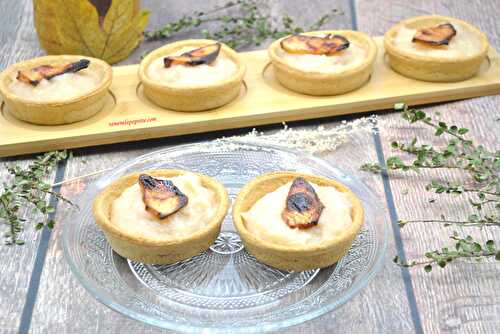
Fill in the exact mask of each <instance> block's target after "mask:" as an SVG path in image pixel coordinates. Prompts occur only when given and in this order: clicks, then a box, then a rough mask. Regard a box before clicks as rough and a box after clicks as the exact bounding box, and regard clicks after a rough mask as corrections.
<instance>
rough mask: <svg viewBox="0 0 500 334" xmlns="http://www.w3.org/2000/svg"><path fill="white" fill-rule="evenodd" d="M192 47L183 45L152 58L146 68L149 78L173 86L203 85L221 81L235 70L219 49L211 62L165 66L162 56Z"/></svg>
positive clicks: (231, 62) (230, 60)
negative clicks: (171, 51)
mask: <svg viewBox="0 0 500 334" xmlns="http://www.w3.org/2000/svg"><path fill="white" fill-rule="evenodd" d="M194 49H196V48H194V47H184V48H181V49H179V50H177V51H176V52H173V53H170V54H166V55H164V56H162V57H158V58H157V59H155V60H153V61H152V62H151V64H150V65H149V66H148V68H147V71H146V72H147V75H148V77H149V78H150V79H152V80H154V81H157V82H158V83H160V84H165V85H168V86H173V87H186V86H187V87H203V86H207V85H210V84H213V83H216V82H218V81H223V80H226V79H228V78H229V77H231V76H232V75H233V74H235V73H236V72H237V65H236V63H235V62H234V61H233V60H232V59H231V58H229V57H227V56H226V55H224V52H223V51H222V50H221V51H220V53H219V55H218V57H217V58H216V59H215V61H213V62H212V63H211V64H201V65H196V66H191V65H182V64H175V65H172V66H170V67H168V68H166V67H165V64H164V62H163V58H164V57H166V56H180V55H181V54H183V53H185V52H189V51H191V50H194Z"/></svg>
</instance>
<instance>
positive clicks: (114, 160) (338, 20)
mask: <svg viewBox="0 0 500 334" xmlns="http://www.w3.org/2000/svg"><path fill="white" fill-rule="evenodd" d="M225 2H226V1H212V0H211V1H203V2H200V1H196V0H184V1H162V0H147V1H146V0H143V1H142V4H143V7H144V8H149V9H152V10H153V11H152V15H151V18H150V24H149V27H148V28H149V29H153V28H155V27H158V26H161V25H162V23H165V22H168V21H170V20H173V19H175V18H177V17H179V16H181V15H182V14H189V13H190V12H192V10H193V9H194V8H196V9H198V10H203V9H207V8H211V7H213V6H214V5H216V4H223V3H225ZM263 6H264V8H265V10H266V11H268V12H269V14H270V15H271V16H273V17H280V16H281V15H282V13H288V14H290V15H291V16H292V17H296V18H297V21H298V23H299V24H304V25H307V24H308V23H310V22H311V21H312V20H314V18H316V17H318V16H320V15H321V14H322V13H325V12H327V11H329V10H331V9H333V8H337V9H340V10H342V11H343V13H344V14H343V15H342V16H338V17H335V18H334V20H333V21H332V22H330V23H329V24H328V25H327V28H345V29H349V28H351V29H359V30H361V31H365V32H367V33H369V34H371V35H381V34H383V33H384V32H385V30H387V29H388V28H389V27H390V26H391V25H393V24H394V23H396V22H398V21H399V20H401V19H403V18H406V17H411V16H415V15H422V14H430V13H437V14H442V15H450V16H455V17H458V18H461V19H465V20H467V21H470V22H471V23H473V24H474V25H476V26H478V27H479V28H480V29H482V30H483V31H485V32H486V33H487V35H488V37H489V39H490V42H491V44H492V45H493V46H494V47H495V48H496V49H497V50H498V49H500V26H499V24H498V17H499V15H500V6H498V3H495V2H494V1H480V0H475V1H470V0H458V1H457V0H447V1H438V0H426V1H423V0H415V1H412V2H411V3H408V2H407V1H402V0H401V1H384V0H356V1H348V0H335V1H321V0H310V1H307V2H304V1H299V0H293V1H285V0H281V1H263ZM0 10H1V12H2V13H4V15H3V17H2V23H3V24H2V26H1V27H0V68H2V69H3V68H5V67H6V66H8V65H10V64H12V63H15V62H17V61H20V60H23V59H29V58H32V57H34V56H38V55H41V54H43V51H42V50H41V49H40V47H39V44H38V41H37V38H36V34H35V32H34V29H33V22H32V2H31V1H30V0H18V1H7V0H2V1H0ZM197 35H199V32H198V31H195V30H193V31H190V32H187V33H183V34H180V35H178V36H176V38H175V39H183V38H187V37H192V36H197ZM172 40H174V39H172ZM162 44H163V42H147V43H143V44H142V45H141V47H140V48H139V49H138V50H136V51H135V52H134V53H133V55H132V56H131V57H130V58H129V59H127V61H125V62H123V64H131V63H137V62H138V61H139V59H140V56H141V54H142V53H143V52H144V51H147V50H151V49H154V48H156V47H158V46H160V45H162ZM265 46H267V44H266V45H263V47H265ZM499 105H500V97H499V96H493V97H485V98H476V99H471V100H465V101H459V102H453V103H446V104H441V105H433V106H429V107H426V108H424V109H425V111H426V112H429V113H431V114H435V113H436V112H438V111H439V112H441V114H442V118H443V119H445V120H455V121H459V122H460V125H462V126H465V127H468V128H470V129H471V136H472V137H473V139H475V140H478V141H481V142H482V143H483V144H485V145H486V146H489V147H490V148H493V147H494V146H495V145H498V142H499V138H498V136H499V134H500V131H499V130H500V123H499V122H496V121H495V120H496V119H498V118H499V117H500V111H499V108H498V106H499ZM346 118H348V117H337V118H326V119H320V120H316V121H307V122H296V123H293V124H291V126H294V127H305V128H311V127H315V126H317V125H320V124H321V125H323V126H325V127H332V126H335V125H337V124H338V123H339V122H340V121H341V120H343V119H346ZM380 118H381V119H382V121H383V122H382V124H383V125H382V126H381V132H380V134H379V135H378V136H375V137H374V138H372V137H370V136H369V135H365V136H359V137H356V138H354V139H353V141H352V142H350V143H348V144H347V145H345V146H343V147H341V148H340V149H339V150H340V151H339V152H334V153H332V154H325V155H323V157H324V158H325V159H327V160H329V161H331V162H332V164H335V165H337V166H339V167H341V168H344V169H347V170H350V171H352V172H353V173H356V174H358V175H360V176H362V177H363V178H364V179H365V181H366V182H367V183H368V184H369V185H370V186H371V187H372V188H373V189H374V190H375V191H376V193H378V194H379V195H380V198H381V199H382V200H383V202H384V204H385V206H386V212H387V219H388V220H389V219H391V220H392V224H393V227H394V228H393V231H392V232H393V233H391V236H390V242H389V248H388V257H387V259H386V263H385V266H384V268H383V270H382V272H381V273H380V274H378V275H377V277H376V278H375V279H374V281H373V282H372V283H370V284H369V286H368V287H367V288H365V289H364V290H363V291H362V292H361V293H360V294H359V295H358V296H356V297H355V298H354V299H353V300H352V301H351V302H349V303H348V304H346V305H345V306H343V307H342V308H340V309H338V310H336V311H334V312H331V313H328V314H326V315H324V316H322V317H320V318H318V319H315V320H313V321H310V322H307V323H304V324H302V325H299V326H295V327H293V328H291V329H289V330H286V331H283V332H287V333H290V332H292V333H331V332H346V333H350V332H353V333H372V332H373V333H393V332H394V333H413V332H416V333H421V332H426V333H448V332H450V333H464V332H468V333H469V332H470V333H495V332H498V328H500V320H499V319H500V317H499V315H500V294H499V293H498V291H500V280H499V279H498V277H499V275H500V268H499V265H498V264H495V263H488V264H483V265H470V264H467V263H458V264H456V265H453V266H452V267H450V268H449V269H447V270H445V271H436V272H433V273H432V274H431V275H428V274H425V273H423V271H422V270H420V269H417V270H410V271H408V270H406V269H400V268H398V267H396V266H394V265H393V264H392V263H391V258H392V256H393V255H394V254H396V253H397V254H399V255H400V256H401V255H403V256H407V257H409V258H411V257H414V256H417V255H418V254H421V253H422V252H423V251H425V250H428V249H430V248H435V247H439V246H440V245H442V244H443V243H445V242H447V238H446V235H447V232H449V230H444V229H441V228H438V227H436V226H433V227H432V228H429V227H428V226H424V225H415V226H408V227H405V229H403V230H401V231H400V230H399V228H398V227H395V226H394V224H395V222H396V220H397V218H398V217H400V218H408V217H413V218H416V217H423V218H425V217H430V216H436V215H437V214H438V213H440V212H442V211H443V212H445V213H449V214H450V217H452V215H464V214H465V212H466V210H467V204H466V203H465V201H464V200H463V199H459V198H456V197H450V198H446V199H442V198H441V197H440V201H438V202H437V203H434V204H432V205H431V204H426V203H425V201H424V200H423V198H422V193H423V192H424V189H423V186H424V184H425V180H426V179H428V178H429V177H430V176H434V177H440V178H443V179H447V180H450V179H453V178H456V177H459V175H456V174H449V173H443V172H441V173H430V172H429V173H422V174H421V175H419V176H418V177H411V178H408V177H402V176H401V177H399V176H398V175H396V176H395V177H390V178H388V179H381V178H380V177H373V176H371V175H364V174H361V173H360V172H359V171H358V170H357V169H358V167H359V165H360V164H361V163H362V162H365V161H370V160H371V161H376V160H377V159H380V158H382V156H385V157H387V156H389V155H391V150H390V148H389V147H388V146H387V143H389V142H390V141H392V140H402V139H405V138H406V139H407V138H409V137H411V136H413V135H416V134H418V135H419V136H422V137H424V138H428V139H429V141H431V140H433V138H432V137H433V136H432V134H431V133H428V132H426V131H424V129H417V130H415V129H414V128H413V127H412V128H411V129H410V128H409V127H408V125H407V124H406V123H405V122H403V121H401V120H400V118H399V116H398V115H396V114H394V113H390V112H387V113H385V114H383V116H381V117H380ZM278 128H279V126H267V127H263V128H259V130H263V131H264V132H266V133H270V132H272V131H275V130H276V129H278ZM245 132H248V129H242V130H232V131H223V132H215V133H210V134H203V135H192V136H182V137H174V138H168V139H158V140H149V141H143V142H138V143H129V144H117V145H108V146H103V147H98V148H86V149H78V150H75V151H74V154H75V157H74V158H73V159H71V160H69V161H68V163H67V164H66V163H64V164H60V165H59V166H58V170H57V173H54V175H53V176H51V179H53V180H61V179H63V178H65V179H68V178H71V177H74V176H78V175H82V174H87V173H91V172H93V171H99V170H102V169H106V168H110V167H112V166H116V165H119V164H120V163H122V162H124V161H127V160H129V159H131V158H134V157H136V156H138V155H141V154H144V153H147V152H151V151H154V150H156V149H159V148H164V147H169V146H174V145H178V144H181V143H189V142H197V141H208V140H212V139H214V138H217V137H220V136H223V135H224V136H227V135H231V134H243V133H245ZM355 147H363V148H365V150H364V151H362V152H361V151H360V150H359V149H358V150H355V149H354V148H355ZM342 150H350V151H354V152H355V153H354V154H352V155H351V156H352V160H350V161H342V162H339V161H338V160H337V159H335V154H337V153H339V154H342V152H341V151H342ZM32 159H33V156H24V157H17V158H15V159H13V158H12V159H5V158H4V159H0V179H1V180H2V181H3V180H5V179H6V177H7V172H6V170H5V167H6V166H7V165H9V164H12V163H18V164H21V165H25V164H28V163H29V162H30V161H32ZM89 182H92V179H88V180H85V183H79V184H76V185H75V184H72V185H68V186H66V187H64V188H63V191H64V192H65V193H66V194H67V196H69V197H74V196H77V194H78V193H79V191H81V187H83V186H85V184H88V183H89ZM68 210H69V209H68V208H67V207H66V206H65V205H59V206H58V208H57V211H56V218H57V220H58V221H59V222H60V225H61V224H64V223H71V222H67V221H65V219H64V217H66V216H67V215H68ZM33 225H34V224H33ZM60 225H59V226H56V228H55V229H54V230H53V231H48V230H46V231H44V232H43V233H35V232H34V231H33V230H32V228H28V229H27V230H26V233H25V234H24V238H25V239H26V241H27V243H26V245H24V246H22V247H8V246H4V245H3V244H0V252H1V254H2V257H1V259H0V272H1V273H2V275H1V276H0V309H1V311H0V333H28V332H31V333H101V332H105V333H133V332H144V333H164V332H166V331H162V330H159V329H156V328H153V327H149V326H146V325H144V324H141V323H139V322H136V321H134V320H130V319H128V318H125V317H124V316H122V315H120V314H118V313H116V312H114V311H111V310H109V309H108V308H106V307H105V306H103V305H102V304H100V303H98V302H97V301H95V300H94V299H93V298H92V297H91V296H90V295H89V294H88V293H87V292H86V291H85V290H84V289H83V287H81V286H80V284H79V283H78V282H77V281H76V279H75V278H74V277H73V276H72V274H71V273H70V271H69V268H68V266H67V264H66V263H65V261H64V259H63V255H62V250H61V247H60V244H59V235H60ZM468 231H472V230H467V231H464V232H468ZM476 235H477V236H483V237H493V231H491V230H484V231H482V232H477V233H476ZM494 236H495V237H496V238H497V239H498V237H499V235H498V232H496V235H494Z"/></svg>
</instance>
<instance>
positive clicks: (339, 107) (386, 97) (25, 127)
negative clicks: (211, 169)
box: [0, 37, 500, 156]
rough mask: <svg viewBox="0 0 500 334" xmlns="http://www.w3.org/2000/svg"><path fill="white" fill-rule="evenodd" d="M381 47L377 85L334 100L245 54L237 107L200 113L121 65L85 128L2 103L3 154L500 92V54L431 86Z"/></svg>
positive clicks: (256, 54) (258, 54) (257, 55)
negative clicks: (148, 89)
mask: <svg viewBox="0 0 500 334" xmlns="http://www.w3.org/2000/svg"><path fill="white" fill-rule="evenodd" d="M375 41H376V42H377V46H378V47H379V53H378V57H377V60H376V62H375V68H374V72H373V74H372V77H371V79H370V80H369V82H367V83H366V84H365V85H364V86H363V87H361V88H359V89H358V90H356V91H354V92H351V93H347V94H344V95H338V96H331V97H313V96H307V95H301V94H297V93H294V92H291V91H289V90H287V89H285V88H283V87H282V86H280V84H279V83H278V82H277V81H276V80H275V78H274V75H273V70H272V66H267V64H268V62H269V60H268V57H267V51H266V50H261V51H253V52H244V53H241V57H242V59H243V61H244V62H245V63H246V64H247V74H246V76H245V83H246V88H242V91H241V94H240V96H239V97H238V98H237V99H236V100H235V101H233V102H231V103H230V104H228V105H226V106H224V107H222V108H219V109H215V110H212V111H204V112H198V113H189V112H188V113H185V112H175V111H170V110H165V109H162V108H160V107H158V106H156V105H154V104H153V103H151V102H149V101H148V100H147V99H146V98H145V97H144V96H143V94H142V88H141V85H140V83H139V79H138V77H137V70H138V65H129V66H118V67H114V68H113V84H112V85H111V92H110V94H109V96H108V102H107V104H106V106H105V107H104V109H103V110H102V111H101V112H99V113H98V114H97V115H95V116H94V117H92V118H90V119H88V120H85V121H82V122H78V123H74V124H69V125H57V126H41V125H32V124H28V123H25V122H22V121H19V120H17V119H15V118H14V117H12V116H11V115H10V113H9V111H8V108H6V107H5V104H3V103H2V112H1V117H0V156H12V155H18V154H24V153H34V152H42V151H49V150H54V149H63V148H74V147H84V146H93V145H102V144H109V143H117V142H126V141H134V140H141V139H148V138H158V137H168V136H176V135H182V134H189V133H199V132H208V131H214V130H221V129H229V128H239V127H247V126H254V125H261V124H270V123H278V122H284V121H293V120H302V119H310V118H318V117H325V116H333V115H343V114H352V113H357V112H363V111H372V110H380V109H387V108H392V107H393V105H394V103H397V102H405V103H407V104H409V105H418V104H424V103H431V102H440V101H449V100H456V99H463V98H470V97H474V96H483V95H493V94H498V93H500V56H499V55H498V53H497V52H496V51H494V50H492V49H491V50H490V52H489V55H488V58H489V60H488V61H487V62H485V64H484V66H483V67H482V69H481V71H480V73H479V74H478V75H477V76H475V77H474V78H472V79H469V80H466V81H462V82H457V83H430V82H423V81H416V80H412V79H408V78H405V77H403V76H401V75H399V74H397V73H395V72H393V71H392V70H391V69H390V68H389V66H388V65H387V63H386V60H385V57H384V52H383V47H382V38H381V37H377V38H375ZM195 98H196V96H193V99H195Z"/></svg>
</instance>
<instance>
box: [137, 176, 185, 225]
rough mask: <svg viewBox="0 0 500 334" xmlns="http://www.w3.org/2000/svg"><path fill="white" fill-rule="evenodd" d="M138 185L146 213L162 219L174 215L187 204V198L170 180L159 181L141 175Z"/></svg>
mask: <svg viewBox="0 0 500 334" xmlns="http://www.w3.org/2000/svg"><path fill="white" fill-rule="evenodd" d="M139 185H140V186H141V190H142V201H143V202H144V204H145V205H146V211H148V212H149V213H151V214H153V215H154V216H156V217H158V218H160V219H164V218H166V217H168V216H170V215H171V214H173V213H176V212H177V211H179V210H180V209H182V208H183V207H185V206H186V205H187V203H188V198H187V196H186V195H184V194H183V193H182V192H181V191H180V190H179V188H177V187H176V186H175V185H174V184H173V183H172V181H170V180H160V179H155V178H154V177H152V176H150V175H147V174H141V175H140V176H139Z"/></svg>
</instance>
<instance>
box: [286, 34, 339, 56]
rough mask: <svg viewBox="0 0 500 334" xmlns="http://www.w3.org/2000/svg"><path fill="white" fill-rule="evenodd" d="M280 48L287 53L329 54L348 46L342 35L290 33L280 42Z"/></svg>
mask: <svg viewBox="0 0 500 334" xmlns="http://www.w3.org/2000/svg"><path fill="white" fill-rule="evenodd" d="M280 45H281V48H282V49H283V50H285V51H286V52H288V53H295V54H313V55H327V56H331V55H333V54H335V53H337V52H339V51H341V50H344V49H347V48H348V47H349V41H348V40H347V38H345V37H344V36H340V35H331V34H328V35H326V36H325V37H318V36H306V35H292V36H290V37H287V38H285V39H284V40H282V41H281V42H280Z"/></svg>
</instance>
